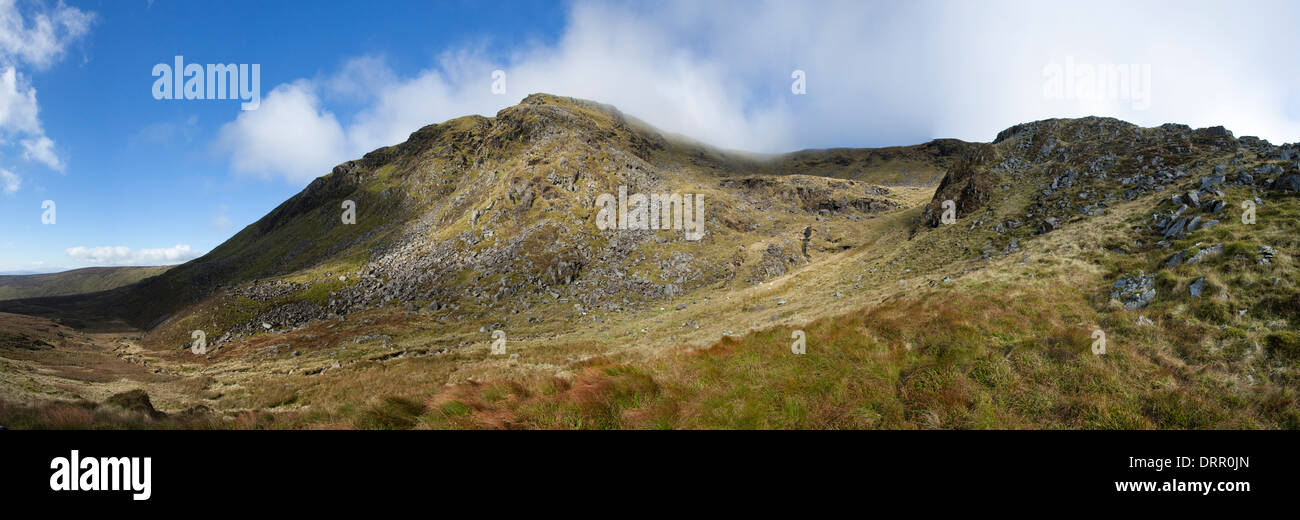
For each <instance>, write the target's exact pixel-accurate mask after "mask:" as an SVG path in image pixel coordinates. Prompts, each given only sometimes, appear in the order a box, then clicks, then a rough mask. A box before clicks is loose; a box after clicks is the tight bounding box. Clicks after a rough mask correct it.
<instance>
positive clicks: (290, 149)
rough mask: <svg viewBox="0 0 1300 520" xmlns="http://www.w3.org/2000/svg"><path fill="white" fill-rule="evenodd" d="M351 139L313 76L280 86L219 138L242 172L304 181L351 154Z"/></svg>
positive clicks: (219, 145)
mask: <svg viewBox="0 0 1300 520" xmlns="http://www.w3.org/2000/svg"><path fill="white" fill-rule="evenodd" d="M345 141H346V140H345V138H344V134H343V128H342V127H341V126H340V125H339V123H338V121H337V120H335V119H334V115H333V114H332V113H330V112H329V111H326V110H322V109H321V108H320V103H319V101H318V100H317V95H316V92H315V86H314V85H312V84H311V83H309V82H307V81H299V82H295V83H290V84H285V85H280V86H278V87H275V89H274V90H272V91H271V93H270V94H269V95H267V96H266V98H265V99H263V100H262V104H261V106H260V107H259V108H258V109H257V110H248V111H244V112H241V113H240V114H239V117H238V118H236V119H235V120H234V121H232V122H230V123H226V124H225V125H223V126H222V127H221V130H220V131H219V132H218V137H217V145H218V147H219V148H220V149H222V150H224V151H227V152H228V153H229V154H230V161H231V166H232V167H234V169H235V170H236V171H239V172H244V173H252V174H256V175H262V176H270V175H283V176H285V177H287V178H289V179H291V180H295V181H304V182H305V181H306V180H310V179H312V178H314V177H317V176H320V175H323V174H325V173H327V172H329V170H330V168H332V167H334V165H336V164H338V163H340V162H343V161H345V160H347V159H349V158H350V157H349V156H348V150H346V149H345V148H344V143H345Z"/></svg>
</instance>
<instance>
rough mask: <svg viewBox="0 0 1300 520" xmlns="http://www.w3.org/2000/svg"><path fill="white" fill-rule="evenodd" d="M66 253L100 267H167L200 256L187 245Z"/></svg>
mask: <svg viewBox="0 0 1300 520" xmlns="http://www.w3.org/2000/svg"><path fill="white" fill-rule="evenodd" d="M67 253H68V256H70V257H72V258H74V259H76V260H80V261H82V262H87V263H91V264H101V265H102V264H108V265H167V264H176V263H180V262H185V261H187V260H192V259H194V258H198V257H199V256H201V255H202V254H201V253H199V252H196V251H192V250H190V246H188V245H176V246H173V247H168V248H159V249H140V250H132V249H131V248H129V247H126V246H101V247H83V246H77V247H70V248H68V249H67Z"/></svg>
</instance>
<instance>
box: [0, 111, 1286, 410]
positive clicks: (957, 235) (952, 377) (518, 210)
mask: <svg viewBox="0 0 1300 520" xmlns="http://www.w3.org/2000/svg"><path fill="white" fill-rule="evenodd" d="M1297 159H1300V147H1298V146H1296V145H1294V144H1293V145H1274V144H1271V143H1268V142H1266V141H1263V140H1260V139H1257V138H1253V137H1241V138H1237V137H1235V136H1234V135H1233V134H1232V133H1231V132H1229V131H1227V130H1226V129H1223V128H1221V127H1216V128H1204V129H1192V128H1189V127H1187V126H1183V125H1176V124H1168V125H1163V126H1160V127H1155V128H1142V127H1139V126H1136V125H1132V124H1129V123H1126V122H1123V121H1119V120H1115V119H1109V118H1097V117H1089V118H1081V119H1052V120H1044V121H1037V122H1031V123H1025V124H1021V125H1017V126H1015V127H1012V128H1009V129H1006V130H1004V131H1003V132H1001V133H999V134H998V136H997V138H996V139H995V140H994V141H993V142H991V143H966V142H961V141H956V140H947V139H942V140H936V141H932V142H929V143H925V144H921V145H916V146H907V147H892V148H882V149H832V150H809V151H802V152H796V153H792V154H784V155H767V156H765V155H755V154H747V153H742V152H734V151H726V150H718V149H714V148H711V147H709V146H706V145H703V144H701V143H698V142H695V141H692V140H690V139H689V138H686V137H682V136H676V135H670V134H665V133H663V132H660V131H658V130H656V129H654V128H651V127H649V126H648V125H646V124H644V123H642V122H640V121H637V120H635V119H633V118H630V117H627V116H625V115H623V114H621V113H620V112H619V111H618V110H616V109H614V108H613V107H610V106H607V105H602V104H599V103H595V102H591V101H584V100H577V99H570V98H563V97H557V96H551V95H545V94H536V95H532V96H529V97H528V98H526V99H524V100H523V102H521V103H520V104H519V105H516V106H513V107H509V108H506V109H504V110H502V111H500V112H498V113H497V114H496V116H495V117H491V118H488V117H481V116H468V117H463V118H458V119H454V120H451V121H447V122H444V123H441V124H436V125H430V126H427V127H425V128H422V129H420V130H418V131H416V132H415V133H413V134H411V136H410V138H409V139H408V140H407V141H406V142H404V143H401V144H398V145H395V146H390V147H386V148H381V149H379V150H375V151H373V152H371V153H369V154H366V155H365V156H364V157H362V158H360V159H357V160H355V161H349V162H347V163H344V164H341V165H339V166H337V167H335V168H334V169H333V171H332V172H330V173H329V174H327V175H325V176H322V177H320V178H318V179H316V180H315V181H314V182H312V183H311V184H310V185H309V186H308V187H307V188H306V189H304V190H303V191H302V192H301V193H299V194H297V195H295V196H294V197H292V198H290V199H289V200H287V201H285V202H284V203H283V204H281V205H280V206H279V207H277V208H276V209H275V210H273V211H272V212H270V213H269V214H267V215H266V216H265V217H263V218H262V219H260V220H259V221H257V222H255V223H254V224H252V225H250V226H248V227H247V228H245V229H244V230H242V231H241V232H239V233H238V234H236V235H235V236H234V237H232V238H231V239H230V240H228V241H227V242H226V243H224V244H222V245H221V246H219V247H217V248H215V249H214V250H212V252H210V253H209V254H207V255H205V256H204V257H201V258H199V259H196V260H193V261H191V262H188V263H186V264H183V265H181V266H177V267H175V268H172V269H170V270H168V271H167V272H166V273H163V274H161V275H159V276H156V277H153V278H149V279H146V280H143V281H141V282H140V283H138V284H136V285H134V286H129V287H122V288H117V289H112V290H108V291H104V292H100V293H96V294H92V295H80V296H75V297H69V296H63V297H51V298H33V299H25V300H16V301H7V302H0V311H3V312H9V313H18V314H25V315H28V317H36V318H39V319H47V320H52V321H50V322H49V323H50V324H51V325H50V326H51V327H53V326H55V324H62V325H63V326H70V327H72V328H73V329H75V330H77V331H80V332H85V331H95V334H93V335H91V336H90V337H89V339H88V340H87V341H89V342H90V343H95V342H107V343H106V345H111V346H106V347H105V348H111V350H112V351H113V352H114V353H115V354H116V357H117V358H119V359H122V360H124V362H127V363H129V364H131V365H133V366H147V367H149V368H150V370H151V371H152V372H151V373H153V374H155V375H159V376H160V377H165V378H170V380H169V381H166V382H153V381H149V382H140V383H138V384H136V385H135V386H140V387H145V388H148V389H149V391H150V393H151V394H152V395H154V396H155V398H156V402H155V404H157V405H158V407H159V409H161V410H181V409H188V408H192V407H195V406H200V405H201V406H203V407H207V408H210V409H212V410H215V412H214V413H215V414H216V415H215V418H214V419H212V420H213V421H214V422H211V423H207V422H205V423H203V424H204V425H213V424H215V425H219V426H233V427H262V426H270V425H271V424H272V423H274V424H277V425H278V426H279V427H317V426H326V427H362V428H371V427H376V428H409V427H493V428H497V427H502V428H512V427H535V428H554V427H566V428H567V427H576V428H589V427H597V428H606V427H609V428H622V427H669V428H697V427H710V428H711V427H765V428H810V427H818V428H821V427H826V428H845V427H850V428H945V427H951V428H981V427H996V428H1198V427H1214V428H1297V427H1300V413H1298V412H1296V411H1295V410H1296V409H1297V406H1296V405H1297V388H1296V386H1297V383H1296V381H1297V375H1300V373H1298V371H1300V365H1298V364H1297V360H1300V336H1297V334H1296V332H1295V330H1294V325H1293V324H1294V323H1296V320H1298V319H1300V316H1297V315H1296V314H1295V309H1296V308H1300V307H1298V306H1297V305H1296V304H1297V303H1300V301H1297V300H1296V297H1295V294H1296V288H1297V287H1298V286H1300V275H1297V274H1296V273H1297V271H1296V270H1295V268H1294V265H1293V263H1294V257H1293V256H1292V255H1293V254H1294V252H1295V251H1296V250H1297V248H1300V240H1297V238H1296V236H1297V235H1296V232H1297V231H1300V229H1297V226H1298V225H1300V224H1297V222H1300V221H1298V220H1297V218H1296V217H1297V216H1298V215H1300V200H1297V197H1296V194H1297V192H1300V164H1297ZM625 194H626V198H627V199H628V200H629V201H632V200H633V198H634V197H633V195H634V194H644V195H647V196H650V195H661V196H662V197H661V199H663V200H673V199H670V196H671V195H673V194H677V195H680V196H681V200H683V201H688V200H689V201H695V202H696V203H697V204H696V206H695V207H703V208H704V211H703V215H702V220H701V222H702V225H701V227H700V228H698V229H694V228H692V227H691V226H690V224H691V222H692V219H691V216H692V213H691V212H689V211H687V212H685V213H686V217H685V218H684V219H683V224H684V225H682V226H670V227H674V229H665V230H653V229H645V230H637V229H617V227H618V226H617V224H618V223H619V221H623V222H626V221H627V219H623V218H621V217H620V216H619V214H620V213H621V212H622V210H623V209H626V205H624V204H622V203H621V202H620V201H621V200H622V199H623V198H624V195H625ZM701 200H702V201H703V204H702V206H701V205H699V204H698V202H699V201H701ZM352 211H355V223H345V220H346V216H348V215H350V214H351V212H352ZM629 213H630V214H632V215H636V213H637V212H636V211H631V212H629ZM1247 214H1249V216H1250V217H1251V218H1250V219H1247V218H1246V216H1247ZM611 217H612V220H609V219H610V218H611ZM1248 220H1249V222H1250V223H1248V222H1247V221H1248ZM611 222H612V223H613V224H615V226H614V229H610V228H609V226H606V225H605V224H608V223H611ZM669 223H670V224H671V223H672V221H671V220H670V221H669ZM693 231H699V232H701V233H700V234H699V235H698V236H694V233H693ZM805 250H806V254H805ZM25 319H28V318H25ZM29 326H31V327H34V326H36V325H29ZM24 330H26V329H24ZM51 330H52V329H51ZM195 331H202V336H203V337H204V338H206V343H207V350H206V351H204V352H201V353H198V354H196V353H195V352H194V351H193V350H192V349H191V348H190V343H191V341H192V338H193V337H195V336H194V334H196V333H195ZM29 336H31V334H28V336H24V337H29ZM507 338H508V339H507ZM800 338H802V341H803V342H804V343H802V345H803V348H804V349H805V350H804V352H806V353H804V354H799V353H796V351H798V350H799V347H798V346H797V344H798V342H799V341H801V340H800ZM19 343H22V342H19ZM494 346H496V347H500V348H503V349H504V350H505V353H504V354H503V353H500V350H498V353H496V354H494V353H493V347H494ZM15 355H17V354H15ZM32 356H35V355H30V354H28V353H26V351H23V352H22V355H21V356H19V357H23V358H24V359H26V358H28V357H32ZM5 357H8V356H7V355H6V353H5V351H4V350H3V349H0V358H5ZM38 357H39V356H38ZM32 362H33V363H35V361H32ZM32 370H35V368H32ZM70 377H71V376H70ZM71 379H76V378H71ZM48 385H50V386H49V388H61V389H66V388H80V389H81V390H80V391H79V392H78V396H79V397H80V398H84V399H89V400H91V401H95V402H104V401H106V400H107V399H108V398H109V397H111V396H112V395H114V394H116V393H119V392H121V391H125V390H127V389H128V388H126V386H124V385H123V384H122V383H120V382H119V383H114V384H112V385H108V384H101V383H95V382H88V381H84V380H83V381H80V382H69V381H60V382H58V384H55V382H54V381H51V382H49V383H48ZM34 388H37V390H28V391H26V392H24V395H26V394H36V395H46V396H53V395H55V394H54V393H53V391H52V390H51V391H50V392H42V391H41V390H39V388H40V386H39V385H38V386H36V387H34ZM63 391H66V390H63ZM58 406H62V405H58ZM263 411H266V412H269V413H268V414H262V413H261V412H263ZM44 413H45V412H42V411H41V410H40V409H36V408H33V409H31V410H26V411H19V412H12V413H11V417H15V418H16V419H12V420H11V422H12V421H17V420H22V421H29V420H30V421H34V424H40V423H41V421H42V420H43V419H40V418H41V417H45V415H42V414H44ZM5 420H6V419H5V416H4V414H0V421H5ZM268 421H270V422H269V423H268ZM276 421H279V422H278V423H277V422H276ZM131 424H135V423H131ZM128 426H129V425H128Z"/></svg>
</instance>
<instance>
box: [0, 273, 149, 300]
mask: <svg viewBox="0 0 1300 520" xmlns="http://www.w3.org/2000/svg"><path fill="white" fill-rule="evenodd" d="M168 269H171V266H147V267H87V268H85V269H73V270H71V271H64V272H61V273H49V274H25V275H0V300H12V299H17V298H37V297H41V296H67V295H72V294H83V293H91V292H98V291H107V290H109V289H116V288H118V287H122V286H125V285H131V284H133V283H136V282H138V281H140V280H143V279H145V278H149V277H150V276H157V275H160V274H162V273H164V272H166V271H167V270H168Z"/></svg>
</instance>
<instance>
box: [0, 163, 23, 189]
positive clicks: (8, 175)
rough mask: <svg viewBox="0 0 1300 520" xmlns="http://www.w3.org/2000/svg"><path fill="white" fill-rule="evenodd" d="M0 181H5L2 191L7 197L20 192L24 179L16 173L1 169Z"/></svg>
mask: <svg viewBox="0 0 1300 520" xmlns="http://www.w3.org/2000/svg"><path fill="white" fill-rule="evenodd" d="M0 181H3V183H4V187H3V188H2V189H3V190H4V192H5V194H6V195H8V194H10V193H14V192H16V191H18V188H19V187H20V186H22V185H23V179H22V177H19V176H18V175H17V174H15V173H14V172H11V171H9V170H5V169H2V168H0Z"/></svg>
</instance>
